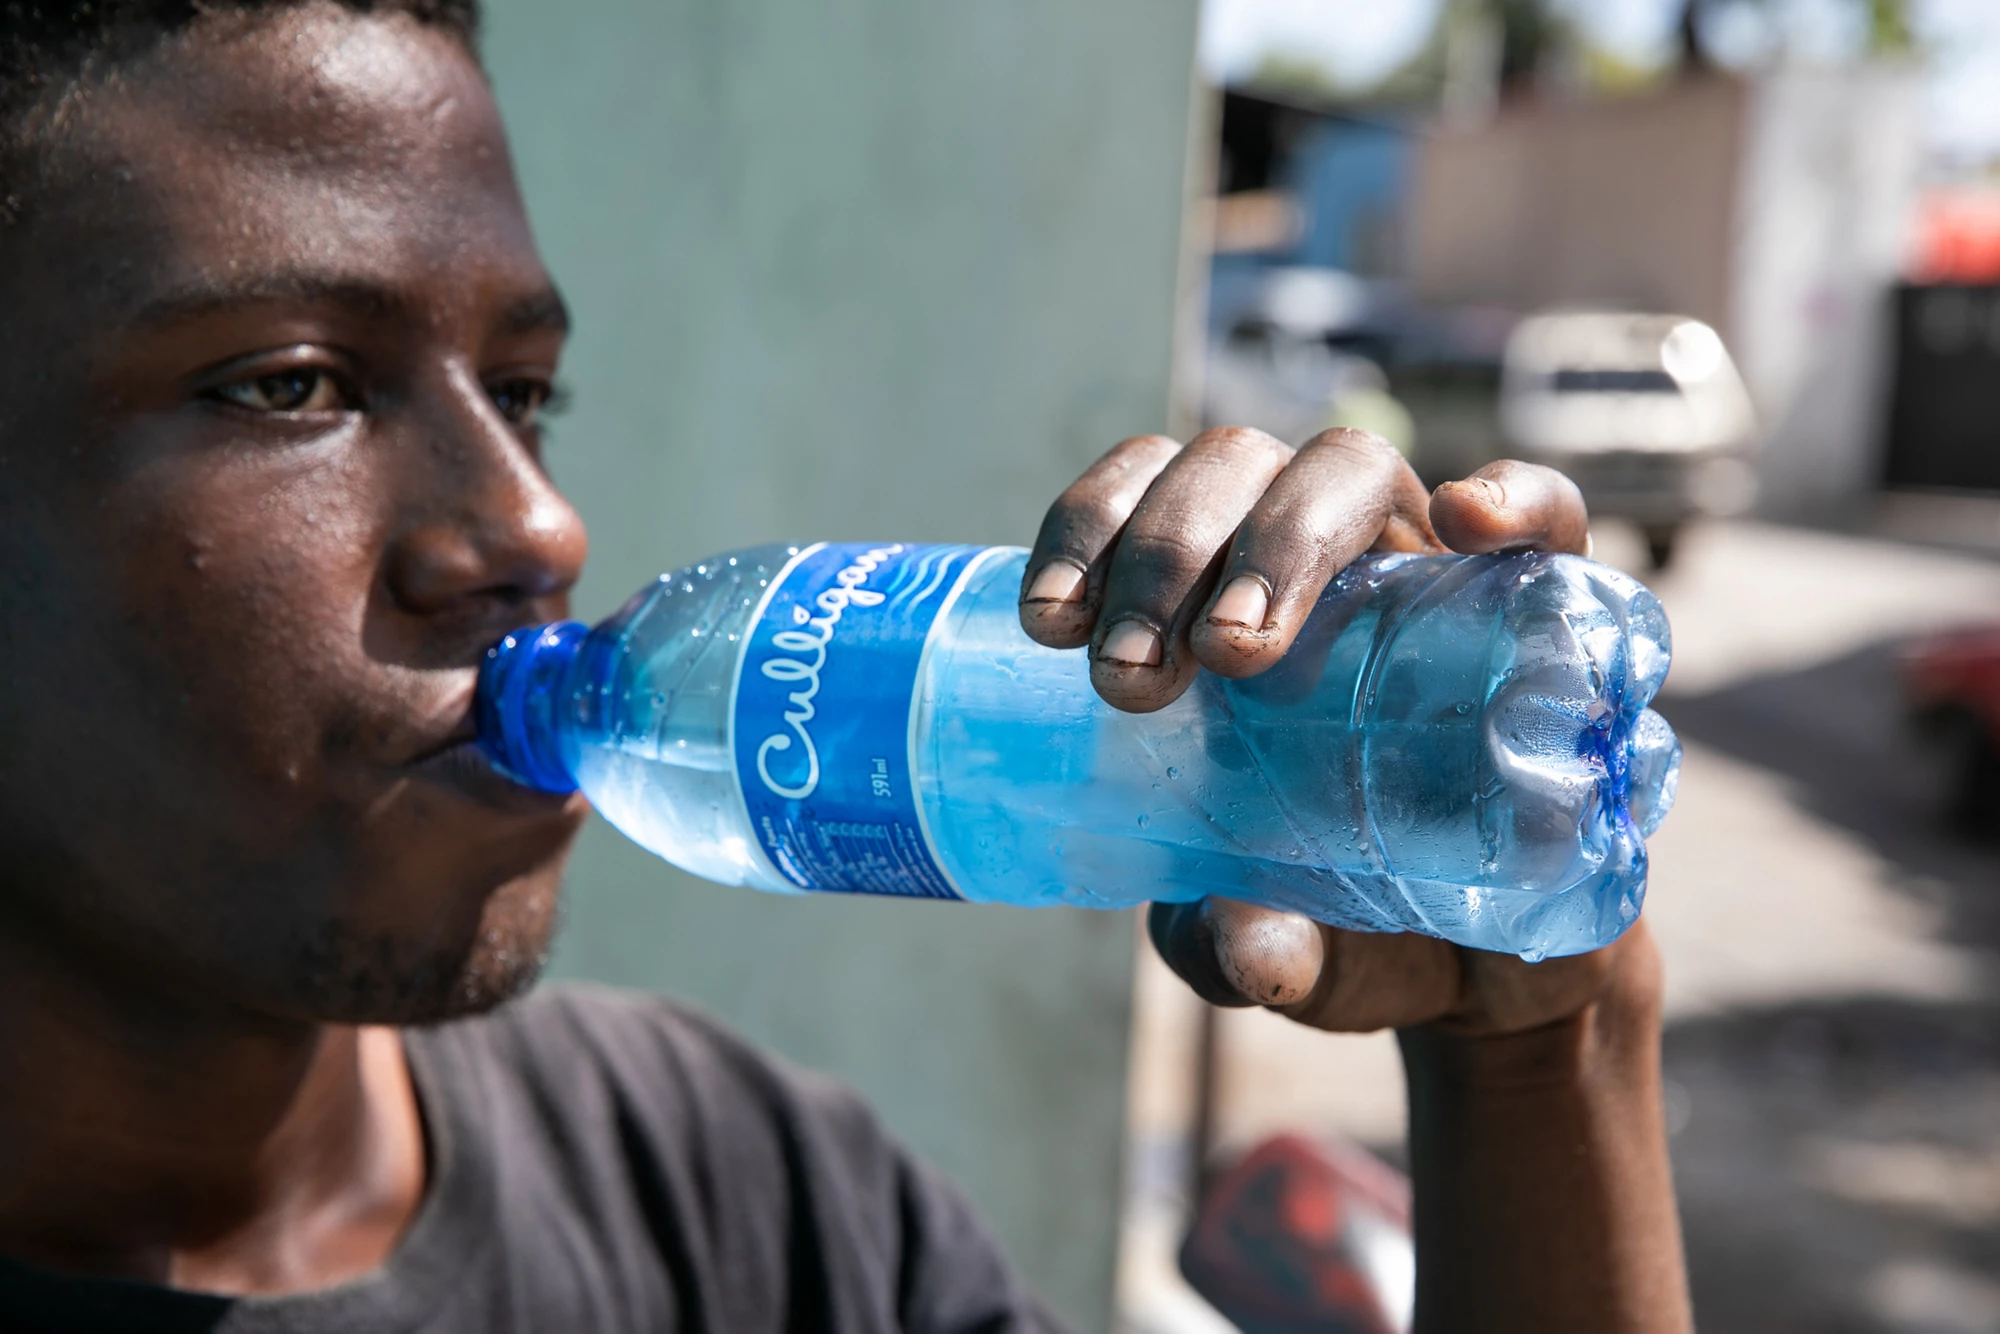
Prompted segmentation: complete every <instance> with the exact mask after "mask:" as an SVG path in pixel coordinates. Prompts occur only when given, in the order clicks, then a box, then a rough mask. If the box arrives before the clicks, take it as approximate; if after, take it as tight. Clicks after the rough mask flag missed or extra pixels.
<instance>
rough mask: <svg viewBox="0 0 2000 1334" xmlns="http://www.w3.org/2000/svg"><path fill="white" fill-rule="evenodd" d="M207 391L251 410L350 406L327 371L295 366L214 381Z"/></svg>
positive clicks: (335, 409)
mask: <svg viewBox="0 0 2000 1334" xmlns="http://www.w3.org/2000/svg"><path fill="white" fill-rule="evenodd" d="M209 394H210V395H211V396H212V397H214V398H218V399H220V400H222V401H223V402H225V403H231V404H234V405H235V406H237V407H239V408H247V409H248V410H249V411H251V412H290V413H306V412H342V411H346V410H347V409H349V408H352V407H353V406H354V404H353V401H352V397H351V395H349V394H348V392H347V390H346V389H345V388H344V387H343V386H342V385H341V383H340V381H339V380H337V379H335V378H334V375H333V373H332V372H331V371H328V370H324V369H322V368H320V367H318V366H298V367H294V368H292V369H290V370H282V371H272V372H270V373H269V374H266V375H253V376H250V377H249V378H247V379H243V380H234V381H231V382H230V383H229V384H224V385H217V386H216V387H215V388H214V389H211V390H210V391H209Z"/></svg>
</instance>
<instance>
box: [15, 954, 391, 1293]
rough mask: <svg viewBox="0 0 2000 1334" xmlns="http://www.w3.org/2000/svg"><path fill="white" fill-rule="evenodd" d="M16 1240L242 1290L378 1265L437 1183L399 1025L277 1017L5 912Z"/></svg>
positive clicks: (77, 1262)
mask: <svg viewBox="0 0 2000 1334" xmlns="http://www.w3.org/2000/svg"><path fill="white" fill-rule="evenodd" d="M0 1087H4V1088H6V1089H7V1090H8V1094H7V1096H6V1097H5V1098H4V1099H0V1252H4V1253H7V1254H10V1255H13V1256H15V1257H17V1258H19V1259H21V1260H25V1261H27V1262H29V1263H32V1264H37V1265H42V1266H44V1267H47V1268H52V1269H61V1270H67V1271H71V1272H79V1273H91V1274H101V1275H108V1276H116V1277H121V1278H129V1279H138V1280H142V1281H147V1282H153V1283H161V1284H170V1285H173V1286H176V1287H186V1288H194V1289H201V1290H205V1291H213V1292H227V1293H253V1292H254V1293H267V1294H268V1293H282V1292H293V1291H301V1290H306V1289H310V1288H317V1287H325V1286H329V1285H331V1284H334V1283H338V1282H341V1281H343V1280H345V1279H349V1278H353V1277H357V1276H359V1275H360V1274H363V1273H365V1272H367V1271H368V1270H369V1269H372V1268H374V1267H375V1266H377V1265H379V1264H380V1263H381V1262H382V1261H383V1260H384V1259H385V1258H386V1257H387V1256H388V1254H389V1252H390V1250H391V1249H393V1247H394V1245H395V1241H396V1238H397V1237H398V1236H399V1235H400V1234H401V1232H402V1231H403V1229H404V1227H405V1226H407V1224H408V1222H409V1220H410V1219H411V1217H413V1216H414V1214H415V1212H416V1208H417V1205H418V1203H419V1202H420V1200H421V1197H422V1194H423V1174H424V1152H423V1132H422V1126H421V1119H420V1117H419V1114H418V1110H417V1103H416V1098H415V1095H414V1092H413V1091H412V1089H411V1085H410V1078H409V1070H408V1067H407V1066H406V1065H405V1063H404V1058H403V1049H402V1042H401V1039H400V1037H399V1036H398V1034H397V1033H396V1031H395V1030H394V1029H389V1028H371V1027H356V1026H350V1025H334V1024H315V1023H310V1022H303V1021H294V1020H285V1019H276V1018H273V1017H271V1016H269V1015H263V1014H257V1013H253V1012H250V1011H246V1010H244V1009H242V1008H240V1007H236V1006H232V1005H229V1004H227V1003H224V1002H221V1001H219V1000H217V999H215V998H214V997H212V996H205V995H202V994H200V993H198V992H196V991H193V990H192V989H190V988H186V987H183V986H179V985H172V984H162V983H159V982H157V981H155V980H149V979H145V978H139V977H135V976H133V975H132V973H131V971H130V970H127V969H121V968H116V967H106V966H105V965H104V964H103V962H102V961H98V960H85V959H81V958H79V957H77V956H76V955H75V954H74V953H73V952H70V951H67V950H65V949H64V948H63V947H62V945H61V944H60V943H59V942H52V941H50V940H49V939H48V938H47V937H46V936H45V935H43V934H42V933H38V932H34V931H32V930H31V929H29V928H20V927H18V924H17V923H15V922H11V921H9V922H4V923H0Z"/></svg>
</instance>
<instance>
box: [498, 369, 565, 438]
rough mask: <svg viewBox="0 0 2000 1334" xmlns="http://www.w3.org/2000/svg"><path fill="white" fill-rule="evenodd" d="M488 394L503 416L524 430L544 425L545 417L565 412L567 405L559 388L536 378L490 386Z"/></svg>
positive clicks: (499, 382) (508, 381) (520, 378)
mask: <svg viewBox="0 0 2000 1334" xmlns="http://www.w3.org/2000/svg"><path fill="white" fill-rule="evenodd" d="M486 392H487V393H489V394H491V395H492V396H493V406H494V407H496V408H498V409H500V415H501V416H503V417H505V418H506V419H507V420H508V421H510V422H512V423H514V425H516V426H522V427H534V426H539V425H541V419H542V418H543V417H544V416H549V415H553V414H554V413H557V412H560V411H562V408H563V404H564V397H563V393H562V391H561V390H560V389H559V388H557V387H556V386H555V385H552V384H550V383H549V382H548V381H547V380H539V379H535V378H533V377H532V376H516V377H514V378H512V379H506V380H500V381H497V382H496V383H494V384H491V385H489V386H487V390H486Z"/></svg>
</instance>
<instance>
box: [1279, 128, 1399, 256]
mask: <svg viewBox="0 0 2000 1334" xmlns="http://www.w3.org/2000/svg"><path fill="white" fill-rule="evenodd" d="M1410 153H1411V136H1410V133H1409V131H1407V130H1405V129H1403V128H1402V127H1401V126H1397V125H1392V124H1384V123H1381V122H1371V121H1358V120H1345V119H1342V120H1335V119H1331V118H1328V119H1323V120H1319V121H1318V122H1317V123H1316V124H1314V125H1312V126H1311V127H1310V128H1309V129H1307V130H1306V131H1305V132H1304V133H1303V134H1302V135H1301V136H1300V139H1299V143H1298V147H1297V149H1296V150H1295V152H1294V155H1293V158H1292V161H1291V164H1290V168H1291V169H1290V172H1289V173H1288V175H1289V176H1290V182H1289V184H1290V186H1291V190H1292V193H1293V195H1294V196H1295V197H1296V198H1297V199H1298V202H1299V206H1300V208H1301V209H1302V210H1303V212H1304V214H1305V227H1304V230H1303V233H1302V235H1301V236H1300V238H1299V242H1298V246H1297V248H1296V249H1295V250H1294V251H1293V252H1292V254H1291V256H1290V257H1289V258H1288V259H1287V260H1286V261H1285V262H1287V263H1292V264H1310V265H1314V266H1317V267H1320V268H1330V269H1346V270H1348V271H1349V272H1352V273H1358V274H1362V275H1364V276H1369V277H1375V276H1383V275H1386V274H1387V273H1390V272H1393V271H1395V269H1396V268H1397V267H1398V265H1397V260H1398V258H1399V256H1398V254H1397V246H1398V244H1399V242H1400V231H1401V220H1402V212H1403V198H1404V193H1405V190H1406V189H1407V186H1408V181H1409V170H1410Z"/></svg>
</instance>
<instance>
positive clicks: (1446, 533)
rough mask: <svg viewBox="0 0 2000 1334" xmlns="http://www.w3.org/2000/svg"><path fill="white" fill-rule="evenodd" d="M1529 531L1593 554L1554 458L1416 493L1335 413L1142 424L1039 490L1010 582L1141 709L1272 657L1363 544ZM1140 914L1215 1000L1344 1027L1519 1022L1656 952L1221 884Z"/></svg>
mask: <svg viewBox="0 0 2000 1334" xmlns="http://www.w3.org/2000/svg"><path fill="white" fill-rule="evenodd" d="M1519 547H1535V548H1539V549H1543V550H1550V551H1568V552H1575V553H1578V554H1584V553H1587V552H1588V550H1589V547H1590V535H1589V523H1588V518H1587V516H1586V514H1585V511H1584V506H1583V498H1582V496H1581V495H1580V494H1579V493H1578V492H1577V489H1576V487H1575V485H1574V484H1573V483H1571V482H1570V481H1569V479H1568V478H1566V477H1564V476H1563V475H1562V474H1560V473H1558V472H1554V471H1552V470H1550V469H1547V468H1540V467H1534V466H1532V465H1529V464H1523V463H1513V462H1501V463H1493V464H1489V465H1488V466H1486V467H1484V468H1481V469H1480V470H1479V471H1478V472H1476V473H1474V474H1473V475H1472V476H1471V477H1470V478H1468V479H1466V480H1465V481H1461V482H1448V483H1446V484H1445V485H1444V486H1441V487H1439V488H1438V489H1437V491H1436V493H1435V494H1430V495H1427V494H1426V493H1425V491H1424V488H1423V484H1422V483H1421V482H1419V481H1418V480H1417V476H1416V474H1415V473H1414V472H1412V471H1411V470H1410V466H1409V465H1408V464H1407V463H1405V462H1404V461H1403V459H1402V457H1401V456H1400V455H1398V454H1397V453H1396V451H1395V450H1394V449H1393V448H1391V447H1390V446H1389V445H1388V444H1386V443H1385V442H1383V441H1382V440H1379V439H1377V438H1376V437H1374V436H1371V435H1367V434H1365V433H1364V432H1360V431H1351V430H1335V431H1328V432H1325V433H1324V434H1322V435H1319V436H1316V437H1314V438H1313V439H1312V440H1311V441H1309V442H1307V444H1306V445H1304V446H1303V447H1302V448H1300V449H1299V450H1297V451H1296V452H1295V451H1293V450H1292V449H1290V448H1288V447H1287V446H1285V445H1284V444H1282V443H1280V442H1279V441H1277V440H1275V439H1273V438H1272V437H1270V436H1268V435H1265V434H1264V433H1263V432H1261V431H1254V430H1246V429H1242V428H1233V427H1225V428H1221V429H1217V430H1213V431H1207V432H1204V433H1203V434H1201V435H1199V436H1197V437H1196V438H1195V439H1194V440H1193V441H1192V442H1190V443H1189V444H1188V445H1187V446H1186V447H1185V448H1183V447H1182V446H1181V445H1179V444H1178V443H1176V442H1175V441H1172V440H1169V439H1167V438H1166V437H1164V436H1140V437H1137V438H1135V439H1131V440H1127V441H1125V442H1123V443H1122V444H1120V445H1118V446H1117V447H1116V448H1114V449H1113V450H1112V451H1111V452H1110V453H1108V454H1106V455H1105V456H1104V457H1103V458H1102V459H1101V460H1099V461H1098V462H1097V463H1096V464H1095V465H1094V466H1092V467H1091V469H1090V470H1089V471H1088V472H1086V473H1085V474H1084V475H1083V476H1082V477H1081V478H1080V479H1078V481H1077V482H1076V484H1075V485H1073V486H1071V487H1070V488H1069V490H1067V491H1065V492H1064V493H1063V494H1062V496H1061V498H1060V499H1058V500H1057V501H1056V503H1055V505H1054V506H1053V507H1052V508H1051V509H1050V510H1049V514H1048V517H1047V519H1045V520H1044V521H1043V524H1042V531H1041V536H1040V537H1039V538H1038V539H1037V540H1036V543H1035V549H1034V552H1033V554H1032V555H1031V556H1030V557H1029V560H1028V570H1027V574H1026V576H1025V577H1024V579H1023V582H1022V590H1021V624H1022V625H1023V627H1024V628H1025V629H1026V630H1027V632H1028V634H1029V635H1030V636H1031V637H1032V638H1034V639H1035V640H1036V641H1038V642H1040V643H1043V644H1047V645H1049V646H1051V647H1054V648H1074V647H1077V646H1080V645H1083V644H1086V643H1087V644H1089V646H1090V653H1091V664H1090V672H1091V680H1092V682H1093V684H1095V686H1096V687H1097V691H1098V693H1099V694H1100V695H1102V696H1103V697H1104V698H1105V699H1106V700H1107V701H1108V702H1110V703H1111V704H1113V705H1115V706H1117V707H1118V708H1121V709H1127V710H1131V711H1134V712H1148V711H1150V710H1153V709H1159V708H1163V707H1165V706H1166V705H1167V704H1169V703H1171V702H1173V700H1175V699H1176V698H1178V697H1179V696H1180V695H1181V693H1182V692H1183V691H1185V690H1186V689H1187V688H1188V686H1189V684H1190V683H1191V682H1192V681H1193V679H1194V675H1195V672H1196V671H1197V669H1199V668H1201V667H1206V668H1208V669H1209V670H1210V671H1213V672H1216V673H1218V674H1220V675H1223V676H1229V677H1246V676H1254V675H1256V674H1257V673H1259V672H1262V671H1264V670H1266V669H1267V668H1269V667H1271V666H1272V665H1273V664H1274V663H1276V662H1277V661H1278V659H1279V658H1280V657H1282V656H1283V655H1284V652H1285V650H1286V649H1287V648H1289V647H1290V646H1291V644H1292V641H1293V639H1294V638H1296V637H1297V635H1298V632H1299V628H1300V627H1301V626H1302V625H1303V624H1304V623H1305V620H1306V617H1307V616H1308V614H1310V612H1311V611H1312V609H1313V606H1314V604H1315V603H1316V602H1317V601H1318V599H1319V596H1320V593H1321V592H1322V591H1323V590H1324V589H1325V588H1326V585H1327V583H1328V582H1329V581H1330V580H1331V579H1332V578H1333V577H1334V576H1335V575H1336V574H1338V573H1339V572H1340V571H1341V570H1342V569H1343V568H1344V567H1345V566H1346V565H1347V564H1348V563H1349V562H1350V561H1352V560H1353V559H1354V558H1355V557H1357V556H1359V555H1361V554H1362V553H1363V552H1367V551H1445V550H1454V551H1460V552H1466V553H1477V552H1489V551H1499V550H1504V549H1507V548H1519ZM1148 926H1149V928H1150V929H1151V933H1152V937H1153V942H1154V945H1155V946H1156V947H1157V948H1158V949H1159V951H1160V954H1161V956H1162V957H1163V958H1164V959H1165V960H1166V961H1167V963H1168V964H1169V965H1171V966H1172V967H1173V968H1174V970H1175V971H1176V972H1178V973H1179V974H1180V975H1181V976H1182V977H1183V978H1184V979H1186V980H1187V982H1188V983H1189V984H1190V985H1191V986H1193V987H1194V989H1195V990H1196V991H1197V992H1198V993H1200V994H1201V995H1202V996H1203V997H1204V998H1206V999H1207V1000H1209V1001H1211V1002H1213V1003H1215V1004H1218V1005H1253V1004H1255V1005H1266V1006H1270V1007H1272V1008H1274V1009H1277V1010H1280V1011H1282V1012H1283V1013H1285V1014H1287V1015H1290V1016H1291V1017H1292V1018H1295V1019H1297V1020H1299V1021H1301V1022H1303V1023H1306V1024H1310V1025H1313V1026H1315V1027H1318V1028H1325V1029H1332V1030H1337V1031H1365V1030H1371V1029H1376V1028H1408V1027H1412V1026H1415V1025H1420V1024H1435V1025H1438V1026H1440V1027H1442V1028H1446V1029H1450V1030H1455V1031H1458V1032H1463V1033H1468V1034H1472V1033H1508V1032H1518V1031H1522V1030H1525V1029H1529V1028H1534V1027H1537V1026H1539V1025H1542V1024H1545V1023H1548V1022H1550V1021H1552V1020H1555V1019H1559V1018H1564V1017H1566V1016H1569V1015H1572V1014H1575V1013H1577V1012H1579V1011H1580V1010H1582V1009H1583V1008H1584V1007H1585V1006H1586V1005H1588V1004H1589V1003H1590V1002H1591V1001H1592V1000H1593V999H1595V998H1596V997H1597V996H1598V995H1600V994H1601V993H1602V992H1603V990H1604V988H1605V986H1606V984H1607V982H1608V980H1609V979H1611V978H1612V977H1613V975H1614V974H1615V973H1618V972H1621V971H1622V972H1623V973H1624V974H1625V975H1626V978H1627V980H1629V981H1634V982H1639V980H1640V978H1641V977H1651V976H1652V975H1654V974H1656V972H1657V967H1656V964H1654V962H1653V961H1652V958H1651V953H1650V951H1651V945H1650V942H1649V941H1648V940H1647V938H1646V933H1645V930H1644V928H1643V926H1641V927H1639V928H1635V929H1634V930H1632V931H1629V932H1627V933H1626V936H1625V937H1624V938H1623V939H1622V940H1621V941H1620V942H1619V943H1618V944H1616V945H1613V946H1611V947H1610V948H1608V949H1604V950H1599V951H1597V952H1596V953H1594V954H1588V955H1580V956H1577V957H1574V958H1566V959H1552V960H1549V961H1547V962H1545V963H1540V964H1532V965H1531V964H1526V963H1523V962H1522V961H1521V960H1520V959H1517V958H1515V957H1513V956H1512V955H1505V954H1492V953H1488V952H1485V951H1479V950H1464V949H1460V948H1458V947H1457V946H1454V945H1451V944H1449V943H1447V942H1445V941H1441V940H1434V939H1431V938H1429V937H1426V936H1418V935H1378V934H1371V933H1365V932H1352V931H1341V930H1337V929H1335V928H1333V927H1328V926H1322V925H1320V924H1318V923H1316V922H1313V921H1310V920H1308V919H1307V918H1304V917H1300V916H1296V915H1294V914H1290V913H1282V912H1277V911H1273V910H1271V909H1267V908H1259V907H1254V906H1252V905H1250V904H1245V903H1236V902H1232V901H1229V900H1225V899H1208V900H1205V901H1203V902H1201V903H1190V904H1155V905H1154V906H1153V909H1152V912H1151V916H1150V918H1149V919H1148ZM1642 952H1643V953H1645V955H1646V958H1645V959H1644V960H1643V961H1641V962H1639V963H1637V964H1635V966H1634V967H1629V968H1624V969H1620V968H1619V964H1620V963H1621V961H1622V960H1623V959H1625V958H1626V957H1627V956H1629V955H1635V954H1638V953H1642ZM1640 985H1642V986H1643V985H1645V984H1644V983H1643V982H1641V983H1640ZM1654 985H1657V984H1656V983H1655V984H1654Z"/></svg>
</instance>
